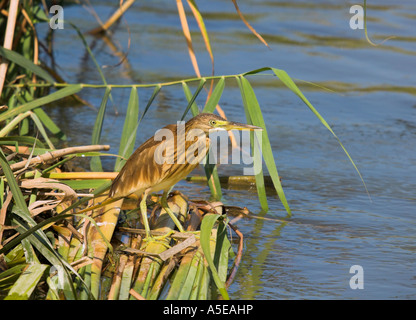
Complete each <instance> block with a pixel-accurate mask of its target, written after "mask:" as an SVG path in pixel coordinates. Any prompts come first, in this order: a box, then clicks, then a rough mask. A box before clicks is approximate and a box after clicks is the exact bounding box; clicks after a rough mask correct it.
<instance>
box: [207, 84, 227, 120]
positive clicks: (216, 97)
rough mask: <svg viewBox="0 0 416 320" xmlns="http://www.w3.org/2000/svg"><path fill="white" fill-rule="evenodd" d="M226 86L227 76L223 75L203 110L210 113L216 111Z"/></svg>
mask: <svg viewBox="0 0 416 320" xmlns="http://www.w3.org/2000/svg"><path fill="white" fill-rule="evenodd" d="M224 87H225V78H224V77H221V79H220V80H219V81H218V83H217V85H216V86H215V89H214V91H212V94H211V97H210V98H209V100H208V102H207V104H206V105H205V107H204V110H203V111H202V112H208V113H213V112H214V110H215V108H216V106H217V104H218V102H219V101H220V98H221V95H222V92H223V91H224Z"/></svg>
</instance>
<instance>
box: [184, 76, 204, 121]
mask: <svg viewBox="0 0 416 320" xmlns="http://www.w3.org/2000/svg"><path fill="white" fill-rule="evenodd" d="M204 83H205V82H204ZM182 88H183V92H184V93H185V97H186V99H187V100H188V105H190V107H191V112H192V116H194V117H195V116H197V115H198V114H199V109H198V106H197V104H196V103H195V99H192V98H193V97H192V93H191V90H190V89H189V86H188V85H187V84H186V82H185V81H184V82H182ZM191 101H192V103H190V102H191Z"/></svg>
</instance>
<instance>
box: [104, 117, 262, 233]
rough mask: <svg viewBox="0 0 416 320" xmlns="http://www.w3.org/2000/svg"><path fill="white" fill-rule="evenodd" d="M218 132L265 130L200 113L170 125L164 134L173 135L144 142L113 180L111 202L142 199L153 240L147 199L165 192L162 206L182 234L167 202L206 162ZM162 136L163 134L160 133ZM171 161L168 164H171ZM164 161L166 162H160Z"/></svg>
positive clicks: (179, 224) (142, 207) (143, 211)
mask: <svg viewBox="0 0 416 320" xmlns="http://www.w3.org/2000/svg"><path fill="white" fill-rule="evenodd" d="M219 130H225V131H230V130H262V128H260V127H257V126H253V125H248V124H243V123H239V122H233V121H228V120H226V119H224V118H222V117H220V116H218V115H215V114H212V113H201V114H199V115H197V116H195V117H193V118H191V119H190V120H188V121H187V122H186V123H185V124H184V126H183V127H182V128H181V127H180V126H179V122H178V124H170V125H167V126H166V127H164V128H162V129H161V131H162V132H165V133H170V136H169V135H166V139H159V138H158V139H157V138H156V136H157V133H156V134H155V135H154V136H153V137H151V138H149V139H148V140H147V141H146V142H144V143H143V144H142V145H141V146H140V147H138V148H137V149H136V151H135V152H134V153H133V154H132V155H131V156H130V157H129V159H128V160H127V161H126V163H125V164H124V166H123V168H122V169H121V170H120V172H119V174H118V175H117V177H116V178H115V179H114V181H113V183H112V185H111V188H110V191H109V198H113V199H116V198H126V197H128V196H132V195H133V196H136V197H137V198H141V201H140V212H141V217H142V223H143V226H144V229H145V232H146V238H150V237H151V235H150V228H149V223H148V219H147V206H146V199H147V196H148V195H149V194H151V193H155V192H160V191H163V194H162V197H161V201H160V202H161V206H162V208H163V209H164V210H165V211H166V212H167V213H168V214H169V216H170V217H171V219H172V220H173V222H174V223H175V225H176V227H177V228H178V230H179V231H180V232H184V229H183V226H182V224H181V223H180V222H179V220H178V218H177V217H176V215H175V214H174V213H173V212H172V211H171V209H170V208H169V206H168V203H167V198H168V195H169V193H170V191H171V190H172V188H173V187H174V185H175V184H177V183H178V182H179V181H181V180H182V179H184V178H186V177H187V176H188V175H189V173H191V172H192V171H193V170H194V169H195V168H196V167H197V166H198V165H199V164H200V162H201V161H202V160H203V159H204V158H205V156H206V155H207V153H208V151H209V147H210V142H211V141H210V138H209V133H210V132H212V131H219ZM159 132H160V131H159ZM169 159H170V161H167V160H169ZM160 160H163V161H160Z"/></svg>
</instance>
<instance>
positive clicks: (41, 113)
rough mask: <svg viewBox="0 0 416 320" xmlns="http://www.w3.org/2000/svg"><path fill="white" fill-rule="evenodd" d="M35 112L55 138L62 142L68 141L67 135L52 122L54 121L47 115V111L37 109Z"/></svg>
mask: <svg viewBox="0 0 416 320" xmlns="http://www.w3.org/2000/svg"><path fill="white" fill-rule="evenodd" d="M33 112H34V113H35V114H36V115H37V116H38V117H39V119H40V121H42V123H43V124H44V126H45V127H46V128H47V129H48V130H49V131H50V132H52V133H53V134H54V135H55V136H57V137H58V138H59V139H61V140H66V139H67V137H66V135H65V133H63V132H62V130H61V129H60V128H59V127H58V126H57V125H56V124H55V122H53V121H52V119H51V118H50V117H49V116H48V115H47V114H46V112H45V111H43V109H41V108H35V109H34V110H33Z"/></svg>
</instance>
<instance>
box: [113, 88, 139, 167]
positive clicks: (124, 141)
mask: <svg viewBox="0 0 416 320" xmlns="http://www.w3.org/2000/svg"><path fill="white" fill-rule="evenodd" d="M138 118H139V96H138V94H137V89H136V87H132V88H131V91H130V99H129V104H128V106H127V112H126V118H125V120H124V126H123V132H122V134H121V139H120V147H119V150H118V154H119V156H121V157H124V158H129V157H130V156H131V154H132V153H133V150H134V144H135V142H136V133H137V125H136V124H137V121H138ZM124 163H125V160H124V159H122V158H117V159H116V164H115V166H114V171H120V170H121V168H122V167H123V165H124Z"/></svg>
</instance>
